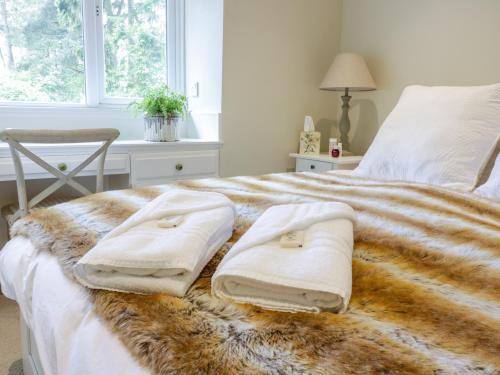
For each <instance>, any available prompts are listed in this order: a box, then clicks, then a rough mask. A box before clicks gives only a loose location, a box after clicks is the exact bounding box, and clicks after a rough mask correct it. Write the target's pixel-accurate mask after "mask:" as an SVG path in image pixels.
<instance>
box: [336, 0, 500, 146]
mask: <svg viewBox="0 0 500 375" xmlns="http://www.w3.org/2000/svg"><path fill="white" fill-rule="evenodd" d="M341 50H342V51H352V52H358V53H360V54H362V55H363V56H365V58H366V61H367V63H368V65H369V68H370V70H371V72H372V74H373V76H374V79H375V81H376V83H377V86H378V90H377V91H375V92H369V93H353V101H352V104H353V107H354V108H353V111H352V116H351V121H352V125H353V131H352V136H353V147H352V148H353V150H354V151H357V152H358V153H363V152H364V151H365V150H366V149H367V148H368V146H369V144H370V143H371V141H372V139H373V137H374V135H375V134H376V132H377V130H378V127H379V126H380V124H381V123H382V122H383V120H384V119H385V117H386V116H387V115H388V113H389V112H390V111H391V110H392V108H393V107H394V105H395V104H396V102H397V100H398V98H399V96H400V94H401V91H402V89H403V88H404V87H405V86H407V85H410V84H425V85H479V84H488V83H495V82H500V1H498V0H418V1H415V0H376V1H374V0H346V1H344V2H343V11H342V36H341Z"/></svg>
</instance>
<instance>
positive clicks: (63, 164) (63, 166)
mask: <svg viewBox="0 0 500 375" xmlns="http://www.w3.org/2000/svg"><path fill="white" fill-rule="evenodd" d="M57 169H59V170H60V171H61V172H64V171H65V170H67V169H68V165H67V164H66V163H59V164H57Z"/></svg>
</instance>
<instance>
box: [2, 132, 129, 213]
mask: <svg viewBox="0 0 500 375" xmlns="http://www.w3.org/2000/svg"><path fill="white" fill-rule="evenodd" d="M119 135H120V132H119V131H118V130H117V129H108V128H101V129H73V130H50V129H5V130H4V131H2V132H0V139H1V140H2V141H4V142H7V143H8V144H9V148H10V152H11V155H12V160H13V161H14V168H15V170H16V182H17V196H18V200H19V210H18V211H17V212H16V213H15V214H14V216H13V217H12V220H13V221H14V220H17V219H18V218H19V217H22V216H25V215H27V214H28V212H29V210H30V209H31V208H32V207H34V206H35V205H37V204H38V203H40V202H41V201H42V200H44V199H45V198H47V197H48V196H49V195H50V194H52V193H54V192H55V191H56V190H58V189H59V188H60V187H62V186H64V185H66V184H67V185H69V186H71V187H72V188H74V189H75V190H77V191H78V192H80V193H81V194H83V195H88V194H92V192H90V191H89V190H88V189H87V188H86V187H85V186H83V185H81V184H80V183H78V182H77V181H75V180H74V179H73V177H75V176H76V175H77V174H78V173H80V172H81V171H82V170H83V169H84V168H85V167H87V166H88V165H89V164H90V163H92V161H94V160H95V159H96V158H97V157H99V160H98V163H97V176H96V177H97V182H96V192H101V191H102V190H103V178H104V161H105V159H106V152H107V150H108V147H109V146H110V145H111V143H113V141H114V140H115V139H116V138H118V136H119ZM86 142H102V144H101V145H100V147H99V148H98V149H97V150H96V151H95V152H94V153H93V154H92V155H90V156H89V157H88V158H87V159H85V160H84V161H83V162H82V163H81V164H80V165H78V166H77V167H76V168H75V169H73V170H72V171H71V172H69V173H68V174H64V173H62V172H61V171H60V170H59V169H57V168H55V167H53V166H52V165H50V164H49V163H47V162H45V161H44V160H43V159H41V158H40V157H39V156H37V155H35V154H34V153H33V152H31V151H30V150H29V149H27V148H26V147H25V146H24V145H22V143H35V144H36V143H52V144H56V143H86ZM19 153H22V154H23V155H24V156H26V157H27V158H29V159H31V160H32V161H33V162H35V163H36V164H38V165H39V166H40V167H42V168H44V169H45V170H46V171H47V172H49V173H51V174H53V175H54V176H55V177H56V178H57V179H58V180H57V181H56V182H54V183H53V184H52V185H50V186H49V187H47V188H46V189H45V190H43V191H42V192H40V193H39V194H37V195H36V196H35V197H33V198H32V199H31V200H30V201H28V196H27V193H26V181H25V176H24V171H23V165H22V162H21V158H20V156H19Z"/></svg>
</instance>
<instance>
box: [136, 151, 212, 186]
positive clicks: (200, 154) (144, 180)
mask: <svg viewBox="0 0 500 375" xmlns="http://www.w3.org/2000/svg"><path fill="white" fill-rule="evenodd" d="M131 167H132V171H131V184H132V186H133V187H135V186H142V185H156V184H163V183H166V182H169V181H173V180H180V179H187V178H189V179H193V178H203V177H215V176H217V175H218V173H219V151H218V150H206V151H184V152H171V153H169V152H164V153H138V154H132V155H131Z"/></svg>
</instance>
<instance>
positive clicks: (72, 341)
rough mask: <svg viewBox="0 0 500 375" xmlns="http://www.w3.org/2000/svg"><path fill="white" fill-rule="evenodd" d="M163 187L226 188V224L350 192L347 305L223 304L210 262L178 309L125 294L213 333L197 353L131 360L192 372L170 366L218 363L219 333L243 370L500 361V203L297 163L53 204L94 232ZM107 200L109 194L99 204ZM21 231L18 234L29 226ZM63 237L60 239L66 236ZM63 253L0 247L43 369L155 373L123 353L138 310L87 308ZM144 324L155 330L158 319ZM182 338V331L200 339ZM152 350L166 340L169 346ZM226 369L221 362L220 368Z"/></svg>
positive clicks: (438, 367) (447, 368)
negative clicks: (295, 309) (300, 169)
mask: <svg viewBox="0 0 500 375" xmlns="http://www.w3.org/2000/svg"><path fill="white" fill-rule="evenodd" d="M171 186H178V187H184V188H193V189H201V190H212V191H219V192H222V193H225V194H227V195H228V196H229V197H230V198H231V199H232V200H234V201H235V202H236V204H237V206H238V212H239V218H238V219H237V223H236V230H235V233H236V234H237V235H241V233H243V232H244V231H245V230H246V228H248V226H249V225H251V223H252V221H253V220H255V218H256V217H258V216H259V214H260V213H261V212H262V211H263V210H265V209H266V208H267V207H269V205H273V204H279V203H288V202H306V201H316V200H338V201H343V202H345V203H348V204H351V205H352V206H353V207H354V208H355V209H356V211H357V213H358V218H359V221H358V227H357V229H356V245H355V253H354V259H353V276H354V280H353V298H352V300H351V305H350V307H349V311H348V312H347V313H346V314H342V315H335V314H326V313H325V314H319V315H312V314H283V313H276V314H273V313H267V312H266V313H264V312H262V311H259V310H258V309H254V308H252V307H250V306H239V305H224V304H223V303H222V302H218V301H216V300H215V299H213V297H211V296H210V293H209V289H207V285H209V280H210V274H211V272H213V267H214V265H216V264H215V263H214V264H212V265H209V266H208V267H207V268H208V270H207V271H205V272H204V274H202V276H201V277H200V279H199V280H198V281H197V282H196V284H195V285H194V287H193V288H192V291H190V293H189V295H188V296H187V299H182V300H180V301H177V302H180V304H182V305H183V306H184V305H185V306H188V308H187V309H186V308H185V309H184V310H181V309H180V307H182V306H180V307H179V310H176V308H177V307H176V305H175V304H177V302H176V301H174V300H172V299H169V298H168V297H164V296H162V297H161V298H158V297H155V296H151V298H152V299H148V297H147V296H144V297H137V298H136V297H131V301H132V302H131V303H133V302H134V301H133V300H137V301H139V303H141V304H142V306H144V303H145V302H153V301H154V302H155V303H157V302H158V303H163V302H165V301H166V302H167V303H170V307H172V306H173V308H171V309H170V310H169V311H167V310H164V311H166V312H168V313H169V314H174V315H171V316H168V315H167V316H165V317H163V319H164V321H165V322H167V324H168V322H169V321H170V319H171V318H175V317H177V316H179V317H180V316H181V315H182V314H185V315H184V316H182V319H179V320H178V324H179V326H178V328H179V330H180V331H182V330H183V329H186V330H188V331H189V332H190V335H194V336H196V335H197V334H200V337H202V338H203V339H205V338H206V337H214V340H215V339H217V338H218V337H221V339H220V340H215V341H214V342H213V343H212V345H213V348H214V351H213V353H212V352H211V351H210V350H211V348H210V347H209V348H207V350H206V351H204V352H203V355H206V356H207V357H204V356H203V355H201V354H200V353H191V354H190V353H186V352H185V350H184V352H183V351H182V350H181V351H179V352H175V354H176V357H172V358H173V359H172V360H173V362H172V363H171V365H170V363H169V362H168V361H169V359H165V358H156V359H155V360H156V361H157V362H155V363H151V362H148V361H149V360H150V358H149V357H148V356H147V354H146V355H145V356H143V357H142V358H140V359H141V360H142V363H146V364H147V365H150V367H149V368H153V367H151V366H152V365H154V364H157V363H160V364H161V366H163V367H162V368H164V369H165V371H164V373H193V372H192V371H191V372H189V371H187V370H186V371H184V372H182V371H175V369H179V368H184V369H185V368H186V367H183V366H185V365H186V366H187V365H192V366H194V368H196V366H198V365H199V366H207V367H205V369H207V368H209V369H210V368H211V369H212V371H211V372H212V373H217V372H216V371H214V370H213V367H210V366H212V365H213V364H215V363H216V362H217V361H218V357H217V356H216V355H215V354H217V353H220V351H219V352H217V350H221V349H224V347H223V346H221V345H224V344H226V345H230V346H229V348H230V350H233V351H232V352H228V351H226V352H224V354H227V357H228V358H229V360H231V361H232V362H230V363H232V364H234V365H235V366H239V365H240V364H241V365H242V366H246V365H247V364H248V363H250V364H251V365H252V366H254V367H253V368H250V369H249V370H248V372H251V373H324V374H334V373H361V372H363V373H389V374H390V373H400V374H415V373H423V374H427V373H432V372H434V373H450V374H452V373H460V374H494V373H496V372H497V371H498V370H499V369H500V363H499V362H500V361H499V360H498V358H499V356H498V354H499V353H500V342H499V341H498V340H497V338H498V337H500V334H499V326H500V325H499V324H492V323H491V322H496V323H498V322H499V321H500V302H499V300H498V294H496V296H495V290H496V289H495V288H496V287H497V285H498V280H499V278H498V250H499V249H500V248H499V247H498V246H495V241H497V242H496V244H497V245H498V244H500V231H499V230H500V203H499V202H494V201H488V200H485V199H482V198H478V197H475V196H473V194H463V193H454V192H451V191H450V192H449V191H446V190H444V189H434V188H428V187H426V186H422V185H411V184H394V183H382V182H377V181H365V180H362V179H353V178H352V177H349V176H345V175H343V174H338V173H337V174H331V175H328V174H321V175H320V174H312V173H301V174H280V175H268V176H262V177H236V178H231V179H209V180H199V181H181V182H178V183H176V184H175V185H168V186H163V187H154V188H143V189H142V190H135V191H134V190H131V191H124V192H109V193H102V194H101V195H98V196H96V197H91V198H90V199H88V200H81V201H78V202H77V201H75V202H74V203H70V204H69V206H60V207H56V208H54V209H53V211H54V212H55V213H57V214H64V215H68V216H67V217H70V216H71V217H73V218H74V220H80V223H83V224H84V225H85V226H86V228H88V231H89V232H92V233H93V232H96V233H97V232H99V231H101V232H100V233H102V231H103V230H110V229H111V228H112V226H113V225H116V223H113V224H110V223H112V222H113V220H112V217H110V216H106V220H103V221H102V222H101V221H99V220H97V221H96V217H95V213H96V212H99V215H102V214H105V215H108V211H106V210H110V211H109V212H116V209H117V208H118V209H120V210H121V206H122V205H123V207H128V208H129V209H131V207H137V208H139V207H140V206H142V205H143V204H144V202H145V200H147V199H150V197H148V198H145V197H147V196H148V195H157V194H160V193H161V192H163V191H165V189H170V188H171ZM155 189H156V190H155ZM111 201H113V202H114V203H113V204H109V203H110V202H111ZM79 202H81V203H79ZM113 205H114V206H113ZM65 207H69V208H71V210H69V208H65ZM103 207H104V208H103ZM137 208H133V209H137ZM113 210H114V211H113ZM70 211H71V212H70ZM47 212H48V211H47ZM34 216H36V215H34ZM44 217H45V219H44ZM47 218H50V215H49V216H47V215H46V214H45V211H44V213H42V214H41V215H39V216H38V218H34V219H30V220H35V221H34V224H35V225H38V226H40V225H42V226H43V221H44V220H46V219H47ZM37 220H38V222H37ZM28 221H29V220H28ZM49 221H50V220H49ZM32 224H33V223H32ZM61 224H62V223H61ZM78 225H80V224H78ZM26 228H36V226H35V227H33V226H31V227H30V226H27V227H26ZM103 228H105V229H103ZM24 235H25V236H26V237H29V236H30V233H25V234H24ZM235 238H236V237H235ZM61 243H66V242H65V239H63V241H62V242H61ZM59 250H61V249H59ZM216 258H217V257H216ZM219 260H220V259H219ZM61 264H63V263H59V262H58V260H57V258H56V257H55V256H53V255H51V254H49V252H47V251H40V246H38V247H37V249H35V247H34V246H33V244H32V242H30V241H29V240H27V239H26V238H23V237H21V236H18V237H15V238H14V239H13V240H11V241H10V242H9V243H8V244H7V245H6V247H5V248H4V250H2V251H1V252H0V283H1V285H2V290H3V292H4V294H5V295H6V296H7V297H9V298H14V299H16V300H17V301H18V302H19V304H20V306H21V310H22V313H23V317H24V319H25V321H26V322H27V324H28V326H29V327H30V328H31V329H32V331H33V333H34V336H35V340H36V344H37V346H38V348H39V354H40V357H41V361H42V363H43V369H44V372H45V373H46V375H48V374H58V373H59V374H96V375H99V374H109V373H121V374H147V373H152V372H154V371H153V370H152V371H150V370H149V369H146V368H145V367H141V365H139V362H138V360H136V359H137V358H138V356H137V352H135V355H132V353H133V352H134V351H133V350H131V348H132V349H133V344H130V342H128V344H129V345H128V346H127V345H126V344H127V341H126V340H127V336H126V335H125V336H124V332H125V331H126V329H124V328H123V329H122V327H125V325H126V324H128V325H129V326H130V324H129V323H132V325H133V324H135V323H137V321H136V322H134V321H133V319H134V318H137V319H138V320H139V321H140V320H141V319H143V317H141V316H140V315H135V316H134V315H129V316H125V317H124V320H123V321H120V320H118V321H113V320H109V316H107V315H106V314H103V310H102V309H101V310H100V313H99V311H97V312H96V311H95V310H94V307H93V306H92V303H91V302H90V301H91V298H90V295H89V293H88V291H87V290H86V289H84V288H83V287H81V286H80V285H79V284H77V283H75V282H73V281H71V279H70V278H68V275H67V273H66V274H65V273H64V272H63V269H62V268H61ZM66 272H67V270H66ZM193 290H194V291H193ZM120 298H122V297H121V296H120V295H119V294H114V293H107V294H106V296H105V299H107V300H109V301H111V302H112V303H119V302H120V301H119V300H120ZM391 298H394V300H391ZM94 301H95V300H94ZM141 301H142V302H141ZM172 303H173V304H174V305H172ZM217 304H218V305H217ZM214 305H217V310H214V309H213V306H214ZM134 308H136V310H135V311H139V310H138V309H137V306H131V310H130V311H132V310H133V309H134ZM104 312H106V311H104ZM175 314H178V315H175ZM191 318H193V319H195V318H196V319H197V320H190V319H191ZM151 323H152V324H153V323H154V324H153V325H155V327H160V328H163V326H161V324H162V322H160V321H158V322H151ZM184 325H185V326H184ZM110 328H111V329H114V331H115V333H111V330H110ZM476 328H477V330H476ZM202 330H205V331H202ZM156 332H157V331H155V330H153V332H147V330H146V331H145V332H144V337H143V338H144V340H145V341H147V340H153V341H154V340H155V339H157V336H158V335H157V334H156ZM194 336H191V337H189V339H191V341H192V342H193V343H194V344H197V345H198V344H200V342H198V341H197V339H196V337H194ZM308 336H310V337H308ZM182 337H184V338H186V339H187V338H188V337H186V336H178V337H175V339H176V340H177V342H178V340H179V338H180V339H182ZM312 338H314V339H315V340H316V341H317V342H314V341H311V339H312ZM318 342H321V343H324V346H321V345H323V344H321V345H320V346H318V347H317V350H316V351H314V353H312V354H313V355H314V358H313V360H310V358H311V354H308V356H305V357H304V356H301V355H300V354H301V353H304V352H306V354H307V353H310V351H309V348H308V346H311V347H313V348H315V347H316V345H319V344H318ZM163 348H164V350H165V352H167V351H168V350H169V347H168V346H162V350H163ZM332 348H333V349H332ZM183 355H186V357H183ZM239 356H240V357H239ZM228 358H225V360H227V359H228ZM190 361H191V362H190ZM248 361H249V362H248ZM265 366H267V367H265ZM243 368H246V367H243ZM156 372H160V371H156ZM207 372H210V371H205V372H203V371H201V370H200V371H199V372H198V373H207ZM243 372H244V371H240V373H243ZM225 373H229V372H227V369H226V372H225Z"/></svg>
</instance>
